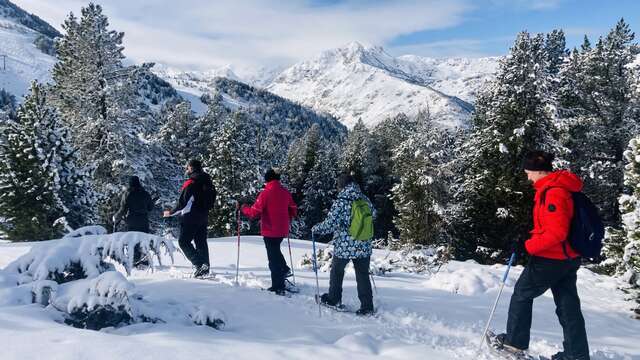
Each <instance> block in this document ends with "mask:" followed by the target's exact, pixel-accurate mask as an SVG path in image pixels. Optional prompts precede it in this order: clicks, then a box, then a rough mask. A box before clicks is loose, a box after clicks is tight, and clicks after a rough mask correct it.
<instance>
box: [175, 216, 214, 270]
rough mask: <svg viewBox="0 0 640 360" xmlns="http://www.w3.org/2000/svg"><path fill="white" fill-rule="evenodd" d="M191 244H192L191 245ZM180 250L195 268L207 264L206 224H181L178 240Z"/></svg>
mask: <svg viewBox="0 0 640 360" xmlns="http://www.w3.org/2000/svg"><path fill="white" fill-rule="evenodd" d="M192 242H193V244H192ZM178 244H180V249H182V252H183V253H184V256H186V257H187V259H189V261H191V263H192V264H193V265H195V266H197V267H200V266H202V265H203V264H207V266H211V264H210V263H209V245H208V244H207V224H206V223H205V224H197V225H194V224H181V225H180V238H179V239H178ZM193 245H195V247H194V246H193Z"/></svg>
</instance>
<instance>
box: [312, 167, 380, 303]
mask: <svg viewBox="0 0 640 360" xmlns="http://www.w3.org/2000/svg"><path fill="white" fill-rule="evenodd" d="M338 189H339V190H340V193H339V194H338V199H337V200H336V201H335V202H334V203H333V205H332V206H331V210H330V211H329V214H328V215H327V218H326V220H324V221H323V222H321V223H319V224H316V225H315V226H314V227H313V228H312V229H311V231H312V232H313V233H314V234H318V235H322V234H329V233H333V246H334V254H333V259H332V262H331V273H330V278H329V292H328V293H326V294H323V295H322V296H321V297H320V301H322V302H323V303H325V304H327V305H331V306H336V305H340V304H341V303H342V281H343V279H344V269H345V267H346V266H347V264H348V263H349V261H353V266H354V269H355V272H356V283H357V286H358V299H359V300H360V309H359V310H358V311H357V312H356V313H357V314H358V315H371V314H373V313H374V308H373V293H372V291H371V282H370V280H369V262H370V261H371V253H372V245H371V241H360V240H355V239H353V238H352V237H351V236H350V235H349V227H350V224H351V206H352V203H353V202H354V201H356V200H360V199H362V200H365V201H366V202H367V203H368V206H369V209H370V210H371V212H372V216H373V218H375V208H374V207H373V204H372V203H371V201H369V199H368V198H367V197H366V195H364V194H363V193H362V191H361V190H360V187H359V186H358V185H357V184H356V182H355V181H354V179H353V177H352V176H351V175H349V174H342V175H341V176H340V177H339V178H338Z"/></svg>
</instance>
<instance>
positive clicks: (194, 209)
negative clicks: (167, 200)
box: [171, 172, 216, 225]
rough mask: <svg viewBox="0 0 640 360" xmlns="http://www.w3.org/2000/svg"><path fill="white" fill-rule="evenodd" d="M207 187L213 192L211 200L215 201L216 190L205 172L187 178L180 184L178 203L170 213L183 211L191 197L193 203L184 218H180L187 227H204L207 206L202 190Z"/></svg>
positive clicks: (206, 221) (206, 218)
mask: <svg viewBox="0 0 640 360" xmlns="http://www.w3.org/2000/svg"><path fill="white" fill-rule="evenodd" d="M205 186H208V187H209V188H210V189H212V191H213V200H214V201H215V194H216V190H215V188H214V186H213V183H212V182H211V177H210V176H209V174H207V173H205V172H193V173H191V175H190V176H189V179H187V181H185V182H184V184H182V187H181V189H180V197H179V198H178V202H177V204H176V206H175V208H173V210H172V211H171V213H175V212H177V211H180V210H182V209H184V208H185V207H186V206H187V204H188V202H189V199H191V197H192V196H193V198H194V201H193V204H192V206H191V211H189V212H188V213H187V214H185V215H184V216H181V221H182V223H183V224H189V225H206V224H207V223H208V218H209V206H208V204H207V203H206V201H205V199H204V196H203V188H204V187H205Z"/></svg>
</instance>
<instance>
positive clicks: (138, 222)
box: [115, 187, 154, 232]
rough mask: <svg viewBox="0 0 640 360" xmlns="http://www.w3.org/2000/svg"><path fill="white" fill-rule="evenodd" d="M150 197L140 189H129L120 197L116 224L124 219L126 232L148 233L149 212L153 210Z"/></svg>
mask: <svg viewBox="0 0 640 360" xmlns="http://www.w3.org/2000/svg"><path fill="white" fill-rule="evenodd" d="M153 206H154V204H153V200H152V199H151V195H149V193H148V192H147V191H146V190H145V189H144V188H142V187H136V188H129V189H127V191H125V193H124V194H123V195H122V200H121V201H120V209H119V210H118V212H117V213H116V215H115V220H116V222H120V220H122V218H123V217H124V218H125V221H126V223H127V231H141V232H149V212H150V211H151V210H153Z"/></svg>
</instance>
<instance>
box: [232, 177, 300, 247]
mask: <svg viewBox="0 0 640 360" xmlns="http://www.w3.org/2000/svg"><path fill="white" fill-rule="evenodd" d="M297 213H298V207H297V206H296V204H295V203H294V202H293V197H291V193H289V191H288V190H287V189H285V188H284V187H283V186H282V185H281V184H280V181H278V180H272V181H269V182H268V183H267V184H266V185H265V187H264V190H262V192H260V194H259V195H258V199H256V202H255V204H253V206H251V207H249V206H248V205H246V204H245V205H242V214H243V215H244V216H246V217H249V218H252V219H255V218H260V234H261V235H262V236H266V237H286V236H288V235H289V221H290V220H291V219H292V218H294V217H295V216H296V214H297Z"/></svg>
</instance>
